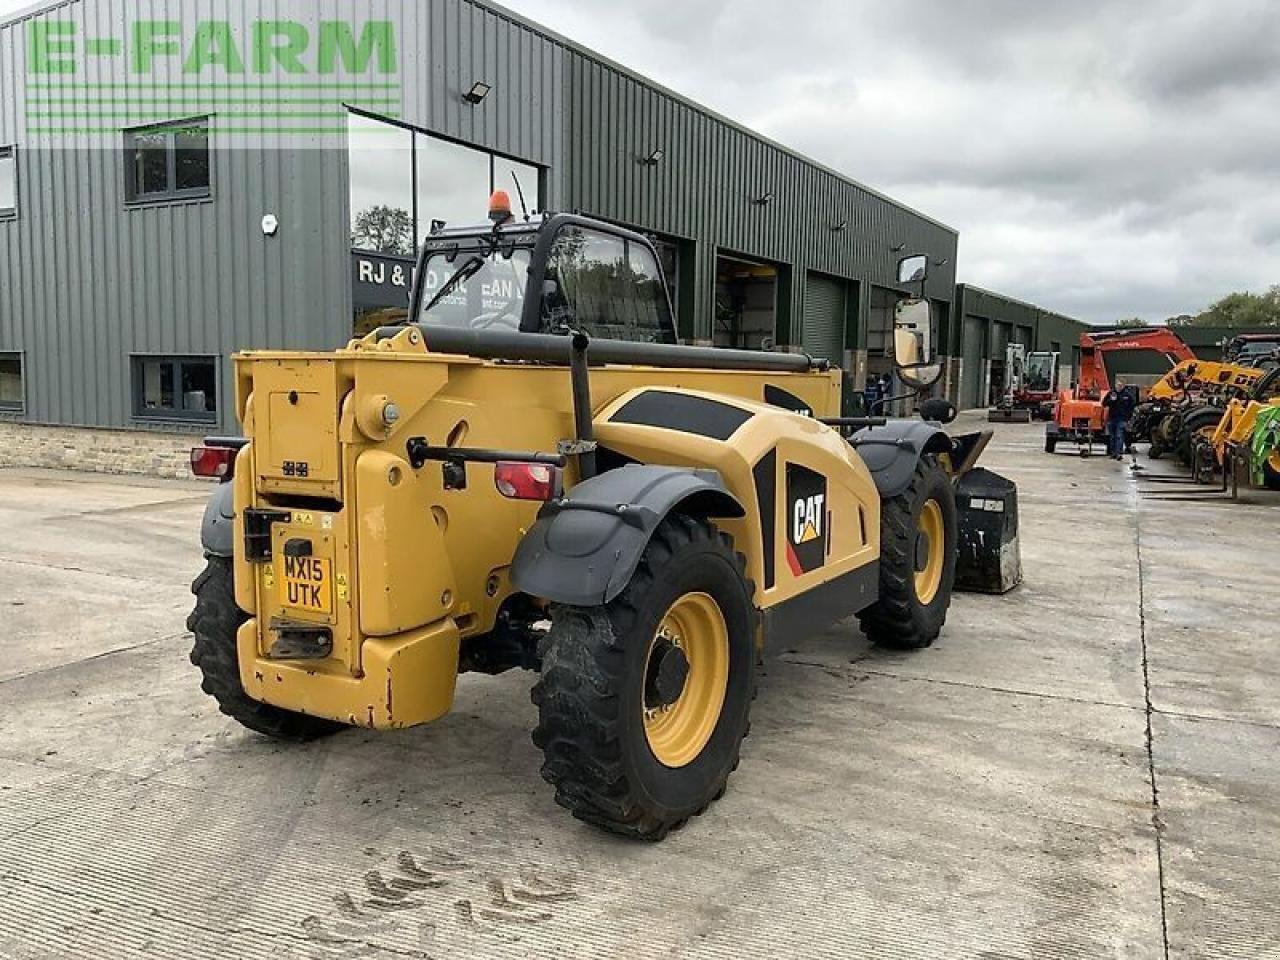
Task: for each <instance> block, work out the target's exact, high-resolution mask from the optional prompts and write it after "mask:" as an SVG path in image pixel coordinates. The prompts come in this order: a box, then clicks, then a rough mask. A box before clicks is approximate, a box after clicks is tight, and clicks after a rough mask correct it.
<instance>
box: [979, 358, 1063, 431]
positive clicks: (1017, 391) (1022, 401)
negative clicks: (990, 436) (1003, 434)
mask: <svg viewBox="0 0 1280 960" xmlns="http://www.w3.org/2000/svg"><path fill="white" fill-rule="evenodd" d="M1060 359H1061V356H1060V354H1057V353H1051V352H1033V353H1028V352H1027V348H1026V346H1024V345H1023V344H1021V343H1011V344H1009V345H1008V346H1007V347H1006V348H1005V364H1004V380H1005V382H1004V384H1003V385H1002V392H1001V399H1000V401H999V403H997V404H996V406H995V407H994V408H993V409H991V410H990V411H988V414H987V419H988V420H990V421H991V422H992V423H1030V422H1031V421H1032V420H1033V419H1037V420H1038V419H1045V420H1047V419H1049V417H1050V416H1051V415H1052V413H1053V399H1054V397H1055V396H1057V393H1058V364H1059V360H1060Z"/></svg>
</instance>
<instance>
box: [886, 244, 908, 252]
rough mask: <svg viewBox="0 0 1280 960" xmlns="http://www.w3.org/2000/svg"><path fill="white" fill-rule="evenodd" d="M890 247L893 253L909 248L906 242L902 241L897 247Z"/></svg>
mask: <svg viewBox="0 0 1280 960" xmlns="http://www.w3.org/2000/svg"><path fill="white" fill-rule="evenodd" d="M889 249H890V250H891V251H892V252H893V253H901V252H902V251H903V250H905V249H907V245H906V244H905V243H900V244H898V245H897V246H896V247H890V248H889Z"/></svg>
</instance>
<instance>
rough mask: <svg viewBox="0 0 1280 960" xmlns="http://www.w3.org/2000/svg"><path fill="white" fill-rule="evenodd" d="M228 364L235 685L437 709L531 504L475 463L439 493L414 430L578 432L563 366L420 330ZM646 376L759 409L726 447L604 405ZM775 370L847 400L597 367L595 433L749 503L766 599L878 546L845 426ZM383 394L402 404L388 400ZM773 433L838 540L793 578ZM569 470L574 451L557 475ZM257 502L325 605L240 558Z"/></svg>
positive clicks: (827, 402) (539, 438)
mask: <svg viewBox="0 0 1280 960" xmlns="http://www.w3.org/2000/svg"><path fill="white" fill-rule="evenodd" d="M235 362H236V393H237V402H238V405H239V406H238V413H239V415H240V417H241V421H242V423H243V424H244V426H245V431H246V434H247V436H248V437H249V438H250V441H251V443H250V446H249V447H247V448H245V450H244V451H242V452H241V454H240V456H239V459H238V461H237V470H236V478H235V504H236V514H237V518H236V527H235V545H236V546H235V549H236V558H235V581H236V598H237V602H238V603H239V604H240V606H241V607H242V608H243V609H244V610H245V611H246V612H247V613H249V614H250V616H251V618H252V619H250V620H249V621H248V623H246V624H245V625H244V627H243V628H242V629H241V631H240V635H239V654H240V667H241V677H242V680H243V682H244V685H245V690H246V691H247V693H248V694H249V695H250V696H251V697H254V698H256V699H259V700H261V701H264V702H267V703H271V704H274V705H276V706H279V707H282V708H285V709H288V710H293V711H297V712H302V713H307V714H310V715H314V716H321V717H327V718H330V719H334V720H339V721H344V722H349V723H357V724H360V725H364V726H371V727H377V728H386V727H399V726H407V725H411V724H416V723H424V722H427V721H429V720H432V719H435V718H436V717H439V716H441V715H443V714H444V713H446V712H447V711H448V710H449V709H450V707H451V705H452V701H453V689H454V682H455V679H456V674H457V668H458V656H459V644H460V642H461V640H463V639H464V638H466V637H469V636H474V635H479V634H484V633H487V632H488V631H490V630H491V629H493V626H494V623H495V620H496V618H497V614H498V611H499V609H500V607H501V606H502V604H503V602H504V601H505V600H507V599H508V598H509V597H510V596H511V594H512V592H513V588H512V586H511V583H510V576H509V573H510V565H511V561H512V557H513V556H514V554H515V551H516V547H517V545H518V544H519V543H520V541H521V539H522V538H523V536H524V535H525V533H526V532H527V531H528V530H529V528H530V527H531V526H532V525H533V523H534V522H535V520H536V516H537V513H538V510H539V507H540V504H537V503H530V502H520V501H513V500H508V499H505V498H504V497H502V496H501V495H500V494H499V493H498V492H497V490H496V489H495V488H494V485H493V467H492V466H484V465H478V464H472V465H470V466H469V468H468V486H467V489H466V490H464V491H449V490H446V489H445V488H444V484H443V480H442V474H441V469H440V464H438V463H428V464H427V465H426V466H425V467H424V468H423V469H421V470H418V471H415V470H413V469H412V467H411V466H410V464H409V463H408V460H407V459H406V450H405V447H406V443H407V441H408V439H409V438H411V437H425V438H427V439H428V441H429V442H430V443H431V444H432V445H435V446H441V447H444V446H455V447H464V446H465V447H470V448H488V449H502V450H515V451H525V452H543V453H554V452H555V451H556V446H557V443H558V442H559V441H562V440H565V439H569V438H571V437H572V436H573V415H572V410H573V403H572V393H571V389H570V374H569V370H568V369H567V368H564V367H549V366H542V365H533V364H515V363H501V362H481V361H478V360H475V359H473V358H469V357H457V356H446V355H439V354H431V353H428V352H427V351H426V349H425V347H424V345H423V344H422V338H421V335H420V333H419V332H418V331H417V330H416V329H414V328H409V329H407V330H405V331H404V332H403V333H401V334H400V335H398V336H397V337H395V338H394V339H393V340H387V341H381V342H377V341H376V340H375V339H374V338H369V339H367V340H365V341H360V342H355V343H353V344H351V345H350V346H349V347H348V348H347V349H345V350H340V351H336V352H334V353H324V354H297V353H287V354H286V353H248V354H242V355H239V356H237V357H236V361H235ZM655 385H660V386H663V387H667V388H673V389H677V390H681V391H692V392H699V393H703V394H705V395H708V396H716V397H717V398H718V399H722V400H726V399H727V400H729V402H734V403H737V402H742V403H743V404H744V405H746V406H748V407H749V408H750V409H751V410H752V411H753V412H755V413H756V416H755V417H754V419H752V420H751V421H750V422H749V423H748V424H747V425H746V426H745V427H744V428H743V429H742V430H741V431H739V433H738V434H737V435H735V436H734V437H733V438H732V439H733V442H732V443H731V444H728V443H720V442H717V441H713V440H709V439H708V438H706V437H700V436H696V435H693V434H686V433H677V432H673V431H670V430H662V429H658V428H645V427H637V426H630V425H623V424H611V423H609V422H608V418H609V415H610V413H611V412H612V411H614V410H616V409H617V408H618V406H619V405H620V404H621V403H623V402H625V397H626V396H628V395H629V394H631V393H632V392H633V391H635V390H637V389H638V388H641V387H649V386H655ZM766 385H772V386H774V387H776V388H781V389H783V390H786V391H787V392H788V393H790V394H792V395H793V396H794V397H796V398H797V399H799V400H800V401H801V402H803V403H804V404H805V405H807V406H808V407H809V409H810V410H811V411H812V413H813V414H814V416H816V417H832V416H838V415H839V413H840V375H839V372H838V371H830V372H826V373H817V372H815V373H808V374H795V373H791V374H788V373H772V374H770V373H762V372H739V371H723V370H669V369H655V368H650V367H628V366H607V367H600V368H593V369H592V372H591V391H592V400H593V406H594V407H595V411H596V422H597V431H598V439H599V440H600V442H601V443H602V444H603V445H604V446H606V447H609V448H610V449H613V450H615V451H616V452H618V453H621V454H624V455H626V456H629V457H632V458H633V459H636V460H640V461H642V462H650V463H659V464H669V465H675V466H680V465H687V466H696V467H709V468H714V469H717V470H719V471H720V472H721V474H722V476H723V477H724V480H725V482H726V484H727V485H728V486H729V489H730V490H731V491H733V492H734V493H735V494H736V495H737V496H738V497H739V499H740V500H741V501H742V503H743V505H744V507H745V508H746V509H747V514H748V515H747V516H746V517H745V518H743V519H741V520H733V521H727V522H725V523H724V524H723V526H724V529H725V530H726V531H728V532H729V533H731V534H732V535H733V536H734V538H735V541H736V543H737V545H738V549H739V550H741V551H742V552H743V553H744V554H745V555H746V556H747V557H748V571H749V573H750V575H751V576H752V578H753V580H755V582H756V584H757V598H756V600H757V605H758V606H760V607H761V608H766V607H769V606H771V605H773V604H775V603H778V602H780V601H782V600H784V599H787V598H789V597H792V596H795V595H796V594H798V593H800V592H802V591H804V590H806V589H808V588H809V587H811V586H814V585H817V584H820V583H823V582H826V581H827V580H829V579H832V578H834V577H836V576H839V575H840V574H842V573H845V572H848V571H850V570H853V569H857V568H858V567H861V566H863V565H865V564H867V563H870V562H872V561H874V560H875V559H876V558H877V557H878V555H879V542H878V541H879V498H878V495H877V493H876V488H875V484H874V482H873V480H872V478H871V476H870V474H869V472H868V471H867V469H866V467H865V466H864V465H863V464H862V462H861V460H860V459H859V458H858V457H857V455H856V454H855V453H854V452H853V451H852V449H851V448H850V447H849V445H848V444H847V443H846V442H845V441H844V440H843V439H841V438H840V436H839V435H838V434H837V433H836V432H834V431H832V430H830V429H828V428H826V427H824V426H822V425H820V424H818V423H817V422H815V421H814V420H811V419H808V418H806V417H803V416H800V415H798V414H793V413H789V412H786V411H782V410H779V409H778V408H776V407H771V406H766V405H764V403H763V400H764V389H765V386H766ZM733 398H737V399H733ZM388 404H393V405H394V408H395V410H396V412H397V413H398V417H391V418H389V419H388V418H386V417H385V416H384V413H385V411H386V409H387V407H388ZM775 447H776V449H777V451H778V464H779V466H778V468H777V469H778V473H779V476H778V477H777V478H775V479H776V482H777V483H778V489H779V490H782V489H784V485H785V483H786V478H785V476H783V471H784V470H785V467H784V466H783V464H784V463H786V462H788V461H791V462H793V463H797V464H803V465H805V466H806V467H808V468H810V469H813V470H815V471H818V472H820V473H822V474H824V475H825V476H827V477H828V478H830V480H831V482H830V489H829V491H828V499H827V501H826V507H827V509H828V510H829V521H827V520H826V518H823V519H824V524H823V525H824V526H829V530H827V531H824V534H823V535H824V537H825V538H826V542H827V544H828V548H827V549H828V554H829V556H828V558H827V560H826V562H825V563H824V564H823V565H822V566H821V568H820V569H817V570H814V571H812V572H808V573H803V574H802V575H800V576H793V575H792V573H791V570H790V568H789V566H788V563H787V555H786V551H785V544H786V543H787V538H788V537H789V536H791V535H792V533H793V532H794V531H792V530H790V529H789V527H790V524H789V523H788V517H787V516H782V515H779V516H777V517H775V531H774V534H775V535H774V543H775V556H774V557H773V563H774V569H775V579H774V583H773V585H772V586H768V587H767V586H766V585H765V579H764V577H763V570H764V566H765V558H764V547H763V543H762V538H761V533H760V521H759V510H758V508H757V505H756V497H755V494H754V482H753V478H752V470H753V469H754V468H755V466H756V464H757V463H758V462H759V460H760V458H761V457H762V456H763V455H764V454H765V453H766V452H767V451H769V450H770V449H773V448H775ZM574 470H575V467H574V465H573V461H572V458H571V459H570V466H569V468H568V470H567V476H566V485H567V486H570V487H571V486H572V485H573V483H574V482H575V481H576V477H575V476H574ZM248 508H273V509H285V510H288V511H290V512H291V514H292V517H291V520H290V522H289V523H287V524H276V525H275V526H274V528H273V537H274V538H275V539H274V542H273V553H275V554H276V555H278V554H279V553H280V551H281V548H282V547H283V545H284V544H285V543H287V542H288V541H290V540H297V539H305V540H308V541H310V543H311V544H312V549H313V551H314V556H315V557H316V558H319V559H322V560H324V561H327V563H328V564H330V565H331V576H332V583H331V584H328V583H327V582H326V585H327V586H330V587H331V588H332V606H331V609H323V610H319V611H317V610H299V609H297V608H296V607H290V606H289V604H288V596H287V590H286V595H283V596H282V592H281V588H282V586H287V585H284V584H282V583H281V581H280V573H279V568H278V567H277V566H276V565H275V564H263V563H250V562H248V560H247V559H246V557H245V556H244V555H243V549H244V548H243V543H244V525H243V515H244V511H245V510H246V509H248ZM786 512H789V511H779V513H780V514H782V513H786ZM812 550H813V548H812V547H810V548H809V552H810V553H812ZM318 580H319V576H317V582H318ZM321 606H322V607H323V604H322V605H321ZM299 623H301V624H309V625H316V626H322V627H328V628H329V629H331V630H332V640H333V652H332V655H331V656H330V657H329V658H327V659H325V660H311V661H289V660H280V659H273V658H272V657H271V656H270V655H269V651H270V650H271V648H272V646H273V644H274V643H275V641H276V638H277V636H276V630H277V625H278V624H299Z"/></svg>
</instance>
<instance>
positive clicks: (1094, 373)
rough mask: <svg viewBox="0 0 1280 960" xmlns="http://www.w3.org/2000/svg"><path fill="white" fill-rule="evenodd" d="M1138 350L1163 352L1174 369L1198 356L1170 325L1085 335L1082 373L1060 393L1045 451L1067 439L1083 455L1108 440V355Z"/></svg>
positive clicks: (1049, 428)
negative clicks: (1104, 401)
mask: <svg viewBox="0 0 1280 960" xmlns="http://www.w3.org/2000/svg"><path fill="white" fill-rule="evenodd" d="M1134 350H1140V351H1152V352H1155V353H1159V354H1163V355H1164V357H1165V359H1166V360H1167V361H1168V362H1169V367H1170V369H1172V368H1173V367H1176V366H1177V365H1178V364H1180V363H1182V362H1183V361H1186V360H1195V359H1196V355H1195V354H1194V353H1192V352H1191V348H1190V347H1188V346H1187V345H1186V344H1185V343H1183V342H1182V338H1180V337H1179V336H1178V335H1177V334H1176V333H1174V332H1173V331H1172V330H1170V329H1169V328H1168V327H1146V328H1141V329H1138V330H1107V331H1100V332H1098V333H1084V334H1081V335H1080V376H1079V379H1078V380H1077V381H1076V383H1075V386H1074V387H1073V388H1072V389H1070V390H1062V391H1060V392H1059V393H1058V399H1057V401H1056V402H1055V403H1054V405H1053V419H1052V421H1051V422H1050V423H1049V424H1048V426H1046V427H1045V436H1044V449H1045V453H1053V452H1054V451H1055V450H1056V449H1057V446H1058V444H1059V442H1066V443H1074V444H1076V445H1077V446H1079V448H1080V454H1081V456H1088V455H1089V453H1091V452H1092V446H1093V444H1094V443H1095V442H1097V443H1102V444H1105V443H1106V428H1107V425H1106V422H1105V420H1104V417H1103V410H1102V398H1103V397H1104V396H1105V395H1106V393H1107V391H1108V390H1110V389H1111V377H1110V375H1109V374H1108V373H1107V365H1106V361H1105V359H1104V358H1105V357H1106V355H1107V354H1110V353H1118V352H1120V351H1134Z"/></svg>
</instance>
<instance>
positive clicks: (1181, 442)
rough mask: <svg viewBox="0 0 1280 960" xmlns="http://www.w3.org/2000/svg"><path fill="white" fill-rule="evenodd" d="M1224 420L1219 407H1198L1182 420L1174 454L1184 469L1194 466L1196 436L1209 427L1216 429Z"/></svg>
mask: <svg viewBox="0 0 1280 960" xmlns="http://www.w3.org/2000/svg"><path fill="white" fill-rule="evenodd" d="M1221 420H1222V410H1221V409H1220V408H1218V407H1197V408H1196V409H1195V410H1192V411H1190V412H1189V413H1188V414H1187V415H1186V416H1185V417H1183V418H1182V423H1181V424H1179V426H1178V439H1177V440H1176V441H1175V442H1174V448H1173V449H1174V453H1175V454H1176V455H1177V457H1178V462H1179V463H1181V464H1182V465H1183V466H1184V467H1189V466H1191V464H1192V459H1191V458H1192V457H1193V456H1194V454H1195V451H1194V450H1193V449H1192V448H1193V445H1194V443H1195V437H1196V434H1197V433H1199V432H1200V431H1201V430H1204V429H1206V428H1207V427H1216V426H1217V425H1218V423H1219V422H1220V421H1221Z"/></svg>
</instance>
